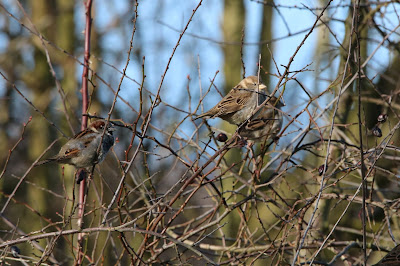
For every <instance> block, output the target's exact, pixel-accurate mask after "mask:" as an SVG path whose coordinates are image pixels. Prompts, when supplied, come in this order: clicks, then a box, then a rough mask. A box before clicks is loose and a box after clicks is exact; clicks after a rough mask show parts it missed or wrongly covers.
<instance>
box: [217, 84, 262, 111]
mask: <svg viewBox="0 0 400 266" xmlns="http://www.w3.org/2000/svg"><path fill="white" fill-rule="evenodd" d="M254 93H255V92H254V91H251V90H243V89H237V88H234V89H232V90H231V91H230V92H229V93H228V94H227V95H226V96H225V97H224V98H222V100H221V101H220V102H219V103H218V104H217V105H216V106H215V107H214V108H217V109H218V112H217V113H216V114H215V115H214V117H218V116H222V115H228V114H231V113H235V112H237V111H240V110H242V109H243V107H245V106H246V105H247V103H248V102H249V101H250V100H251V98H252V97H253V94H254ZM214 108H213V109H214ZM210 111H211V110H210Z"/></svg>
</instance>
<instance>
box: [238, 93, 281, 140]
mask: <svg viewBox="0 0 400 266" xmlns="http://www.w3.org/2000/svg"><path fill="white" fill-rule="evenodd" d="M282 106H283V104H282V103H281V102H280V101H279V100H278V99H277V98H276V97H275V96H271V98H270V99H269V101H268V102H267V103H266V105H265V106H263V107H262V108H261V109H260V110H259V111H258V112H257V113H256V114H254V115H253V117H251V118H250V120H249V121H247V122H246V123H245V124H244V125H242V126H241V127H240V128H239V131H238V133H239V135H240V136H241V137H243V138H246V139H250V140H257V139H261V138H264V137H267V138H270V139H273V138H275V136H276V135H277V134H278V133H279V131H280V130H281V127H282V114H281V112H280V111H279V109H280V108H281V107H282Z"/></svg>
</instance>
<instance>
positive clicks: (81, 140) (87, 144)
mask: <svg viewBox="0 0 400 266" xmlns="http://www.w3.org/2000/svg"><path fill="white" fill-rule="evenodd" d="M105 125H106V123H105V121H104V120H97V121H94V122H93V123H91V124H90V125H89V126H88V127H87V128H86V129H85V130H83V131H81V132H79V133H78V134H76V135H75V136H74V137H73V138H71V139H70V140H68V141H67V143H65V144H64V145H63V146H62V147H61V149H60V151H59V152H58V154H57V155H56V156H54V157H52V158H50V159H47V160H44V161H41V162H38V163H37V164H36V166H38V165H42V164H46V163H50V162H57V163H61V164H71V165H73V166H75V167H76V168H86V169H89V168H90V167H92V166H93V165H95V164H97V163H100V162H102V161H103V160H104V158H105V156H106V154H107V152H108V151H109V150H110V148H111V147H112V146H113V145H114V136H113V134H112V133H113V131H114V130H115V128H114V127H113V126H112V124H110V123H109V124H108V126H107V129H106V132H105V134H104V136H103V138H102V135H103V131H104V127H105ZM101 140H102V144H101V145H100V141H101ZM99 146H101V147H100V151H99V153H98V152H97V150H98V148H99Z"/></svg>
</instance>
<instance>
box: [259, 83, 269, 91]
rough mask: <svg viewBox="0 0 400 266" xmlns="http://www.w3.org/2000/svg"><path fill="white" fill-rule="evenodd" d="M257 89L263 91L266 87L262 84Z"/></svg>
mask: <svg viewBox="0 0 400 266" xmlns="http://www.w3.org/2000/svg"><path fill="white" fill-rule="evenodd" d="M258 88H259V89H260V90H265V89H266V88H267V86H265V85H264V84H262V83H261V84H258Z"/></svg>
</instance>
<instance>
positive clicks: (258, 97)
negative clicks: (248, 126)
mask: <svg viewBox="0 0 400 266" xmlns="http://www.w3.org/2000/svg"><path fill="white" fill-rule="evenodd" d="M266 88H267V86H265V85H264V84H262V83H259V82H258V78H257V77H256V76H249V77H247V78H245V79H243V80H242V81H240V82H239V84H238V85H236V86H235V87H234V88H233V89H232V90H231V91H230V92H229V93H228V94H227V95H226V96H225V97H224V98H222V100H221V101H220V102H219V103H217V105H215V106H214V107H213V108H211V109H210V110H209V111H208V112H205V113H204V114H201V115H199V116H197V117H196V118H195V119H194V120H196V119H199V118H203V117H207V118H215V117H219V118H221V119H223V120H225V121H227V122H229V123H231V124H234V125H237V126H238V125H241V124H242V123H243V122H244V121H246V120H247V119H248V118H249V117H250V116H251V114H252V112H253V111H254V110H255V109H256V107H257V106H258V105H259V104H261V103H262V102H264V101H265V100H266V99H267V97H266V95H265V93H264V90H265V89H266Z"/></svg>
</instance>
